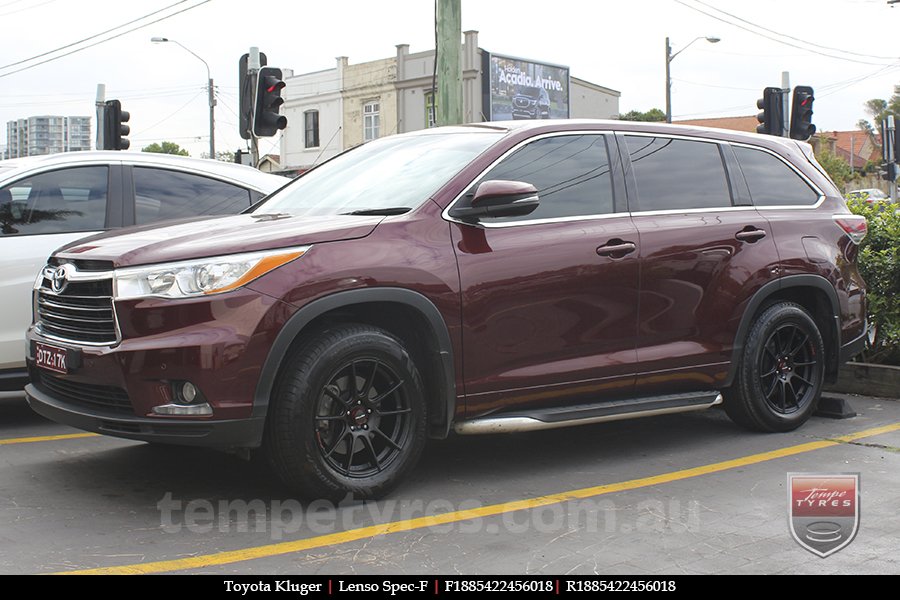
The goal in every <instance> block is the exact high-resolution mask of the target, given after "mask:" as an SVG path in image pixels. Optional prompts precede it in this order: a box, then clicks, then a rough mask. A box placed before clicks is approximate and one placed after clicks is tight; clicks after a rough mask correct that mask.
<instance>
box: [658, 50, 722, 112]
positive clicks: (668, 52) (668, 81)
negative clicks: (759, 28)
mask: <svg viewBox="0 0 900 600" xmlns="http://www.w3.org/2000/svg"><path fill="white" fill-rule="evenodd" d="M697 40H706V41H707V42H709V43H710V44H717V43H719V42H720V41H722V40H721V38H717V37H715V36H713V35H710V36H703V35H701V36H699V37H695V38H694V39H692V40H691V41H690V42H688V45H687V46H685V47H684V48H682V49H681V50H679V51H678V52H676V53H675V54H672V46H671V45H670V44H669V38H668V37H666V123H671V122H672V75H671V71H670V68H669V65H670V64H671V63H672V61H673V60H675V57H676V56H678V55H679V54H681V53H682V52H684V51H685V50H687V49H688V47H689V46H690V45H691V44H693V43H694V42H696V41H697Z"/></svg>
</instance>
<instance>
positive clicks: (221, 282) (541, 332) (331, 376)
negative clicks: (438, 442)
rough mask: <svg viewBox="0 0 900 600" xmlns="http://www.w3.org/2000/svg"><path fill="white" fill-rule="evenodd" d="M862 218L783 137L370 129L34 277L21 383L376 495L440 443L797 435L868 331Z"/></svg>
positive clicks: (66, 251)
mask: <svg viewBox="0 0 900 600" xmlns="http://www.w3.org/2000/svg"><path fill="white" fill-rule="evenodd" d="M865 233H866V222H865V220H864V219H863V218H860V217H856V216H853V215H851V214H850V213H849V212H848V210H847V207H846V206H845V204H844V202H843V200H842V199H841V196H840V194H839V193H838V191H837V190H836V189H835V187H834V185H833V184H832V183H831V181H830V180H829V179H828V177H827V175H825V173H824V172H823V171H822V169H821V168H820V167H819V166H818V164H817V163H816V162H815V159H814V158H813V156H812V153H811V150H810V148H809V146H807V145H806V144H801V143H798V142H794V141H791V140H784V139H779V138H771V137H766V136H759V135H751V134H740V133H735V132H725V131H718V130H711V129H699V128H686V127H678V126H666V125H657V124H638V123H627V122H597V121H555V122H554V121H543V122H516V123H509V124H507V125H493V124H483V125H472V126H465V127H454V128H441V129H432V130H428V131H423V132H418V133H414V134H407V135H399V136H393V137H388V138H384V139H381V140H378V141H375V142H371V143H369V144H366V145H364V146H361V147H359V148H356V149H354V150H351V151H349V152H346V153H344V154H342V155H340V156H338V157H337V158H335V159H333V160H331V161H329V162H327V163H325V164H323V165H321V166H319V167H318V168H316V169H314V170H312V171H310V172H308V173H307V174H305V175H303V176H302V177H300V178H299V179H297V180H295V181H294V182H293V183H291V184H290V185H288V186H287V187H285V188H284V189H282V190H281V191H279V192H276V193H275V194H274V195H272V196H271V197H269V198H268V200H266V201H264V202H263V204H261V205H260V206H258V207H256V208H255V209H254V210H252V212H250V213H248V214H244V215H239V216H230V217H222V218H216V219H206V220H190V221H182V222H178V223H175V224H170V225H167V226H161V227H143V228H135V229H130V230H125V231H124V232H120V233H115V234H102V235H99V236H96V237H93V238H89V239H87V240H82V241H80V242H77V243H74V244H71V245H69V246H67V247H65V248H63V249H61V250H59V251H58V252H56V253H55V254H54V255H53V257H52V259H51V261H50V264H49V265H48V266H47V267H46V269H45V270H44V271H43V274H42V276H41V277H40V278H39V279H38V281H37V282H36V284H35V294H34V314H35V319H34V325H33V326H32V327H31V329H30V330H29V334H28V338H29V356H28V361H29V366H30V370H31V376H32V381H33V384H32V385H31V386H29V387H28V388H27V393H28V398H29V402H30V403H31V406H32V407H33V408H34V409H35V410H36V411H37V412H39V413H41V414H42V415H44V416H46V417H49V418H51V419H54V420H56V421H59V422H61V423H67V424H70V425H74V426H75V427H80V428H82V429H87V430H90V431H96V432H100V433H105V434H109V435H114V436H120V437H125V438H131V439H137V440H146V441H150V442H163V443H172V444H185V445H195V446H210V447H219V448H226V449H254V448H261V450H262V451H263V452H264V453H265V454H266V456H267V457H268V460H269V462H270V463H271V465H272V467H273V468H274V470H275V472H276V473H277V474H278V475H279V476H280V477H281V478H282V479H283V480H284V482H285V483H287V484H288V485H289V486H290V487H291V488H292V489H294V490H295V491H296V492H297V493H300V494H302V495H305V496H319V497H335V496H343V495H344V494H346V493H348V492H351V493H354V494H357V495H359V496H363V497H373V496H377V495H379V494H383V493H384V492H386V491H387V490H388V489H390V488H391V487H392V486H393V485H395V484H396V483H397V482H398V481H399V480H400V479H402V477H403V476H404V475H405V474H406V473H407V472H408V471H409V470H410V469H411V468H412V467H413V465H414V464H415V462H416V460H417V459H418V457H419V455H420V454H421V452H422V450H423V447H424V444H425V440H426V438H427V437H434V438H442V437H445V436H447V435H448V434H449V433H450V432H456V433H457V434H474V433H489V432H502V431H526V430H532V429H541V428H551V427H563V426H568V425H576V424H582V423H594V422H598V421H609V420H616V419H625V418H631V417H639V416H646V415H657V414H663V413H671V412H678V411H688V410H697V409H704V408H707V407H710V406H713V405H716V404H719V403H721V402H722V401H723V398H724V403H725V409H726V410H727V411H728V414H729V415H731V417H732V418H733V419H734V420H735V421H736V422H738V423H739V424H741V425H744V426H747V427H750V428H753V429H758V430H763V431H785V430H790V429H794V428H795V427H798V426H799V425H801V424H802V423H803V422H804V421H806V420H807V419H808V418H809V417H810V415H811V414H812V413H813V411H814V410H815V408H816V404H817V401H818V399H819V395H820V392H821V390H822V385H823V382H824V381H826V380H828V379H829V378H832V377H834V376H835V373H836V372H837V369H838V365H840V364H841V363H842V362H844V361H846V360H848V359H849V358H850V357H851V356H852V355H853V354H854V353H855V352H857V351H858V350H859V349H860V348H861V347H862V345H863V340H864V334H865V331H866V311H865V308H866V303H865V289H864V284H863V281H862V279H861V278H860V275H859V273H858V272H857V268H856V256H857V249H858V244H859V242H860V241H861V239H862V237H863V236H864V235H865Z"/></svg>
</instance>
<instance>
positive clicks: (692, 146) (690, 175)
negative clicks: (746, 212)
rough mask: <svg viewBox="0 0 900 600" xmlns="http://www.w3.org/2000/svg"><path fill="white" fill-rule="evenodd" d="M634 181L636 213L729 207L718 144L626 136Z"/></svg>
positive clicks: (729, 198)
mask: <svg viewBox="0 0 900 600" xmlns="http://www.w3.org/2000/svg"><path fill="white" fill-rule="evenodd" d="M625 140H626V143H627V145H628V153H629V154H630V155H631V166H632V168H633V169H634V176H635V179H636V181H637V191H638V202H639V207H638V209H639V210H683V209H688V208H718V207H723V206H731V192H730V191H729V187H728V176H727V175H726V174H725V165H724V164H723V162H722V155H721V153H720V152H719V147H718V145H717V144H714V143H710V142H695V141H692V140H679V139H671V138H662V137H659V138H655V137H644V136H636V135H629V136H625Z"/></svg>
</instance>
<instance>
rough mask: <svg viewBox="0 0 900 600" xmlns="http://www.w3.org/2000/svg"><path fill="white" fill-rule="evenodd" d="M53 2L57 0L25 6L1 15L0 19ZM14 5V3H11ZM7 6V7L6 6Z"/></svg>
mask: <svg viewBox="0 0 900 600" xmlns="http://www.w3.org/2000/svg"><path fill="white" fill-rule="evenodd" d="M52 2H56V0H44V1H43V2H41V3H40V4H32V5H31V6H24V7H22V8H17V9H16V10H11V11H9V12H5V13H0V17H5V16H7V15H14V14H16V13H20V12H25V11H26V10H31V9H32V8H37V7H39V6H43V5H45V4H50V3H52ZM11 4H12V3H11ZM4 6H5V5H4Z"/></svg>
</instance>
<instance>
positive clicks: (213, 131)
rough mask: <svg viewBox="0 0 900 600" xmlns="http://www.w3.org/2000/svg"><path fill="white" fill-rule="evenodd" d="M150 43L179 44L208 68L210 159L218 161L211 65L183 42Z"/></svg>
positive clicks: (155, 41)
mask: <svg viewBox="0 0 900 600" xmlns="http://www.w3.org/2000/svg"><path fill="white" fill-rule="evenodd" d="M150 41H151V42H153V43H155V44H160V43H163V42H171V43H173V44H177V45H179V46H181V47H182V48H183V49H184V50H187V51H188V52H190V53H191V54H192V55H193V56H194V58H196V59H197V60H199V61H200V62H202V63H203V65H204V66H205V67H206V78H207V79H208V80H209V85H208V90H209V157H210V158H211V159H213V160H215V159H216V113H215V110H216V109H215V106H216V92H215V90H216V88H215V86H213V78H212V74H211V73H210V70H209V64H208V63H207V62H206V61H205V60H203V59H202V58H200V57H199V56H197V54H196V53H195V52H194V51H192V50H191V49H190V48H188V47H187V46H185V45H183V44H182V43H181V42H179V41H177V40H170V39H169V38H164V37H152V38H150Z"/></svg>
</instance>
